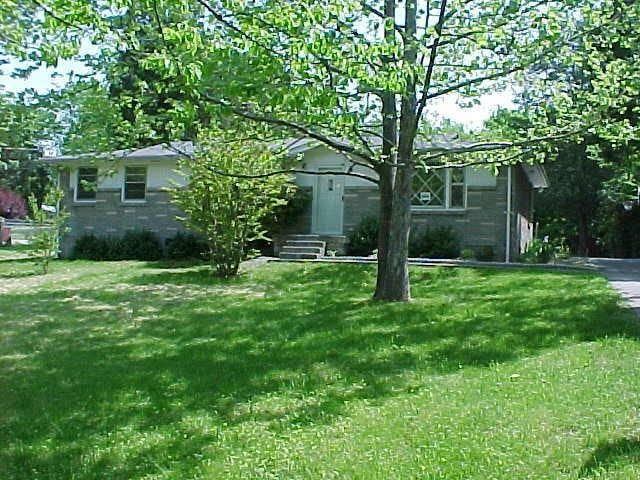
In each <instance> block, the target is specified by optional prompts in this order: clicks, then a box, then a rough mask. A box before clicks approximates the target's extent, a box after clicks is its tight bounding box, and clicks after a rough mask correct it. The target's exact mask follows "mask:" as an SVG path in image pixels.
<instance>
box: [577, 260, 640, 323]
mask: <svg viewBox="0 0 640 480" xmlns="http://www.w3.org/2000/svg"><path fill="white" fill-rule="evenodd" d="M589 263H590V264H592V265H594V266H595V267H597V268H598V269H599V270H600V271H601V272H602V273H603V275H604V276H605V277H607V278H608V279H609V281H610V282H611V285H612V286H613V288H615V289H616V290H618V292H620V294H621V295H622V296H623V297H624V298H625V299H626V300H627V301H628V302H629V304H630V305H631V308H632V309H633V310H634V311H635V312H636V314H638V316H639V317H640V259H632V260H631V259H622V258H591V259H590V260H589Z"/></svg>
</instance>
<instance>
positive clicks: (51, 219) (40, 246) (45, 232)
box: [29, 189, 68, 274]
mask: <svg viewBox="0 0 640 480" xmlns="http://www.w3.org/2000/svg"><path fill="white" fill-rule="evenodd" d="M63 195H64V194H63V192H62V190H59V189H53V190H49V191H48V192H47V193H46V194H45V197H44V199H43V200H44V201H43V205H42V206H40V205H38V201H37V200H36V197H35V196H34V195H30V196H29V207H30V208H31V219H32V220H33V222H34V223H35V224H36V225H37V228H36V230H35V232H34V233H33V234H32V235H31V238H30V251H29V254H30V255H31V256H32V257H33V258H35V260H36V263H37V264H38V265H40V268H41V269H42V273H44V274H46V273H47V272H48V271H49V264H50V263H51V260H53V259H54V258H56V257H57V256H58V253H59V250H60V235H61V234H63V233H64V232H65V231H66V227H65V226H64V224H65V222H66V221H67V217H68V214H67V213H66V212H65V211H60V210H58V209H55V208H54V209H51V208H45V205H48V206H52V205H58V204H59V203H60V200H62V197H63Z"/></svg>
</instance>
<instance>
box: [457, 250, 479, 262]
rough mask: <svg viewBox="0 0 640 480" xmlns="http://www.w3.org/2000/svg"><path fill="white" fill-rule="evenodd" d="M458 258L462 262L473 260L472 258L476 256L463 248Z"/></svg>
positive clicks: (471, 251)
mask: <svg viewBox="0 0 640 480" xmlns="http://www.w3.org/2000/svg"><path fill="white" fill-rule="evenodd" d="M460 258H461V259H462V260H473V259H474V258H476V254H475V252H474V251H473V250H471V249H470V248H464V249H462V251H461V252H460Z"/></svg>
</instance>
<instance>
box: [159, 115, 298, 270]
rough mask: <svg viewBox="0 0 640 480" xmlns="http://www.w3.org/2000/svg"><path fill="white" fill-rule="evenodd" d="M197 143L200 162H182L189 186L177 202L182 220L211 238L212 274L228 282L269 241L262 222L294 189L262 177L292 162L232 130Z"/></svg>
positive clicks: (280, 179)
mask: <svg viewBox="0 0 640 480" xmlns="http://www.w3.org/2000/svg"><path fill="white" fill-rule="evenodd" d="M243 128H245V127H244V126H243ZM246 133H248V132H246ZM240 137H246V134H243V135H240ZM198 144H199V146H198V147H199V148H198V151H197V152H196V154H195V160H194V159H188V158H180V159H179V160H178V170H180V171H182V173H183V174H184V176H185V177H186V178H187V179H188V182H187V185H186V186H184V187H179V186H177V185H176V186H175V187H174V188H172V189H171V195H172V200H173V203H174V204H175V205H176V206H178V207H179V208H180V210H182V211H183V212H184V214H185V216H184V217H183V218H181V220H182V221H184V222H185V223H186V225H187V226H188V227H189V228H190V229H191V230H193V231H194V232H197V233H199V234H201V235H202V236H203V237H204V238H206V239H207V244H208V246H209V249H208V257H209V262H210V264H211V267H212V269H213V270H215V272H216V273H217V275H218V276H220V277H223V278H228V277H232V276H235V275H237V274H238V270H239V268H240V262H242V260H245V259H246V258H248V257H250V256H251V255H253V254H254V253H255V252H254V250H253V249H252V248H251V244H252V242H255V241H256V240H261V239H262V240H264V239H266V238H267V237H266V233H267V231H266V230H265V228H264V225H263V221H264V220H265V219H267V218H269V217H270V216H272V215H273V212H274V211H275V210H276V209H277V208H278V207H282V206H284V205H285V204H286V202H287V200H288V198H289V195H287V193H286V192H287V191H289V190H290V189H292V188H293V185H292V184H291V183H290V181H289V177H288V176H285V175H265V176H262V177H261V176H260V175H261V174H268V173H269V172H271V171H273V170H279V169H281V168H282V166H283V165H284V164H285V163H286V162H287V161H288V159H287V158H285V152H284V151H283V150H280V151H276V150H275V149H273V148H271V147H270V146H269V145H267V144H266V143H262V142H257V141H247V140H245V139H242V140H239V136H238V132H237V131H235V130H233V129H225V130H216V129H215V128H213V127H212V128H211V130H207V131H206V132H205V131H203V132H201V135H200V137H199V139H198ZM256 175H257V176H256Z"/></svg>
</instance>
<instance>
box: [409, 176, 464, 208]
mask: <svg viewBox="0 0 640 480" xmlns="http://www.w3.org/2000/svg"><path fill="white" fill-rule="evenodd" d="M411 204H412V205H413V206H414V207H415V208H418V209H419V208H427V209H429V208H430V209H447V208H451V209H456V208H465V206H466V189H465V179H464V168H447V169H438V170H427V171H425V170H417V171H416V173H415V175H414V177H413V198H412V199H411Z"/></svg>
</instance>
